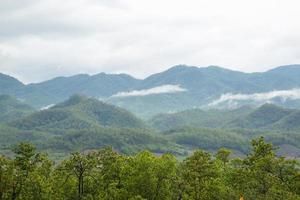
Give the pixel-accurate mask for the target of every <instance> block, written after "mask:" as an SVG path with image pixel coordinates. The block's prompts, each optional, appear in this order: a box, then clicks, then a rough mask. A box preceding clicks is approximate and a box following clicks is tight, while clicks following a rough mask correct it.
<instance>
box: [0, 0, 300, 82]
mask: <svg viewBox="0 0 300 200" xmlns="http://www.w3.org/2000/svg"><path fill="white" fill-rule="evenodd" d="M299 8H300V1H299V0H0V72H2V73H7V74H10V75H13V76H15V77H17V78H19V79H20V80H22V81H24V82H27V83H28V82H38V81H42V80H46V79H49V78H52V77H55V76H59V75H64V76H69V75H73V74H77V73H89V74H95V73H99V72H107V73H120V72H125V73H129V74H131V75H133V76H135V77H139V78H142V77H145V76H147V75H149V74H151V73H155V72H159V71H162V70H165V69H167V68H169V67H171V66H173V65H177V64H187V65H194V66H199V67H204V66H208V65H218V66H223V67H226V68H230V69H235V70H241V71H247V72H252V71H265V70H267V69H270V68H273V67H275V66H279V65H285V64H295V63H300V34H299V33H300V22H299V19H300V11H299Z"/></svg>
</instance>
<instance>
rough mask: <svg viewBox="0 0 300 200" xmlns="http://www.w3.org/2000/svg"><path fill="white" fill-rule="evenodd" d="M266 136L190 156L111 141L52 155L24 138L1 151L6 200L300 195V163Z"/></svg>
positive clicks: (0, 192)
mask: <svg viewBox="0 0 300 200" xmlns="http://www.w3.org/2000/svg"><path fill="white" fill-rule="evenodd" d="M276 150H277V148H276V147H275V146H273V145H272V144H271V143H267V142H266V141H265V140H264V138H263V137H260V138H257V139H254V140H252V142H251V150H250V151H249V153H248V154H247V155H246V156H245V157H243V158H233V157H232V156H231V152H230V150H228V149H225V148H221V149H219V150H218V151H217V152H216V153H215V154H211V153H208V152H206V151H203V150H200V149H198V150H195V151H194V152H193V153H191V154H190V155H189V156H188V157H187V158H185V159H184V160H183V161H178V160H177V159H176V157H175V156H173V155H172V154H170V153H165V154H160V155H158V154H153V153H151V152H149V151H141V152H139V153H137V154H135V155H130V156H129V155H125V154H121V153H118V152H117V151H115V150H114V149H113V148H111V147H106V148H102V149H100V150H93V151H85V152H74V153H71V154H70V155H69V156H68V157H67V158H65V159H64V160H62V161H52V160H50V159H49V158H48V156H47V155H46V154H43V153H39V152H38V151H37V150H36V148H35V146H34V145H32V144H30V143H26V142H21V143H19V144H18V145H16V146H15V148H14V149H13V150H12V151H13V156H0V200H7V199H11V200H29V199H30V200H49V199H51V200H62V199H66V200H96V199H99V200H100V199H101V200H102V199H103V200H110V199H111V200H125V199H126V200H127V199H130V200H146V199H147V200H173V199H174V200H216V199H219V200H234V199H240V198H244V199H246V200H271V199H272V200H277V199H278V200H295V199H300V170H299V163H298V162H297V161H296V160H293V159H287V158H284V157H278V156H276Z"/></svg>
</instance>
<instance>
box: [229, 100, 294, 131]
mask: <svg viewBox="0 0 300 200" xmlns="http://www.w3.org/2000/svg"><path fill="white" fill-rule="evenodd" d="M292 112H293V110H291V109H285V108H282V107H279V106H275V105H273V104H264V105H262V106H261V107H259V108H257V109H256V110H254V111H253V112H251V113H250V114H248V115H247V116H245V117H242V118H237V119H235V120H233V121H231V122H230V123H229V124H228V125H227V127H238V128H247V129H257V128H268V127H269V128H271V127H272V124H274V123H276V122H277V121H279V120H280V119H282V118H284V117H286V116H288V115H290V114H291V113H292Z"/></svg>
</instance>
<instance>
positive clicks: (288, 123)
mask: <svg viewBox="0 0 300 200" xmlns="http://www.w3.org/2000/svg"><path fill="white" fill-rule="evenodd" d="M1 99H2V101H1ZM0 103H2V105H3V107H2V110H3V112H2V113H3V114H4V115H5V116H14V117H13V118H11V119H10V120H8V121H6V120H5V119H3V121H2V124H1V125H0V147H1V148H0V152H2V153H3V154H7V155H9V151H8V150H7V149H9V148H10V147H11V146H13V145H16V144H17V143H19V142H22V141H29V142H31V143H33V144H35V145H36V146H37V148H38V150H41V151H44V152H48V153H49V155H50V156H51V158H53V159H62V158H64V157H65V156H66V155H68V153H70V152H72V151H90V150H94V149H99V148H103V147H105V146H107V145H110V146H112V147H113V148H114V149H116V150H117V151H119V152H122V153H125V154H127V155H130V154H134V153H136V152H138V151H141V150H144V149H147V150H149V151H151V152H154V153H159V154H160V153H165V152H172V153H174V155H176V156H178V157H186V156H187V155H188V154H189V152H191V151H193V150H194V149H197V148H202V149H205V150H207V151H210V152H215V151H217V150H218V149H219V148H221V147H226V148H229V149H231V150H232V151H233V154H234V155H235V156H241V155H245V154H247V153H248V151H249V145H248V144H249V142H250V141H251V139H253V138H255V137H258V136H261V135H263V136H265V138H266V140H267V141H269V142H272V143H274V144H276V145H278V146H280V147H281V150H280V151H279V152H278V154H279V155H284V156H292V157H297V158H299V157H300V136H299V134H298V131H297V130H299V129H298V128H297V127H298V126H299V123H298V122H299V119H298V117H297V113H299V111H298V110H295V109H285V108H281V107H278V106H274V105H271V104H266V105H263V106H261V107H259V108H252V107H241V108H239V109H236V110H200V109H192V110H187V111H182V112H179V113H174V114H161V115H159V116H157V117H155V118H153V119H152V120H150V121H148V125H146V123H144V122H143V121H142V120H140V119H138V118H137V117H135V116H134V115H133V114H131V113H130V112H128V111H126V110H124V109H121V108H118V107H116V106H113V105H109V104H107V103H103V102H101V101H98V100H97V99H94V98H88V97H85V96H82V95H74V96H72V97H71V98H69V99H68V100H67V101H64V102H62V103H59V104H57V105H55V106H52V107H51V108H48V109H46V110H41V111H35V112H34V111H32V110H31V109H30V107H28V106H26V105H24V104H22V103H21V102H19V101H17V100H16V99H14V98H11V97H9V96H2V98H0ZM8 108H9V109H8ZM28 109H29V110H28ZM5 110H6V112H5ZM20 110H23V111H24V112H23V116H21V115H20V116H16V115H13V113H17V112H19V111H20ZM0 116H1V115H0ZM276 120H277V121H276ZM0 121H1V120H0ZM260 122H263V123H260ZM246 125H247V126H246ZM151 127H153V128H155V129H157V130H156V131H155V130H153V129H152V128H151ZM245 127H246V128H248V127H249V128H248V129H245ZM255 127H257V128H258V127H259V128H260V129H253V128H255Z"/></svg>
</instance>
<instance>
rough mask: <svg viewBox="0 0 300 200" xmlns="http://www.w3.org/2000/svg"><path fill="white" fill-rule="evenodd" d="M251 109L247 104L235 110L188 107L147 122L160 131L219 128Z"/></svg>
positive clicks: (244, 114) (160, 115) (157, 116)
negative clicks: (186, 128)
mask: <svg viewBox="0 0 300 200" xmlns="http://www.w3.org/2000/svg"><path fill="white" fill-rule="evenodd" d="M252 110H253V109H252V108H251V107H247V106H244V107H241V108H238V109H235V110H215V109H212V110H201V109H190V110H185V111H181V112H177V113H171V114H159V115H156V116H154V117H153V118H152V119H150V120H149V121H148V123H149V124H150V125H151V126H152V127H153V128H155V129H157V130H161V131H165V130H169V129H174V128H180V127H184V126H191V127H207V128H221V127H223V126H225V125H227V123H229V122H230V121H232V120H234V119H237V118H240V117H243V116H246V115H247V114H249V113H250V112H251V111H252Z"/></svg>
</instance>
